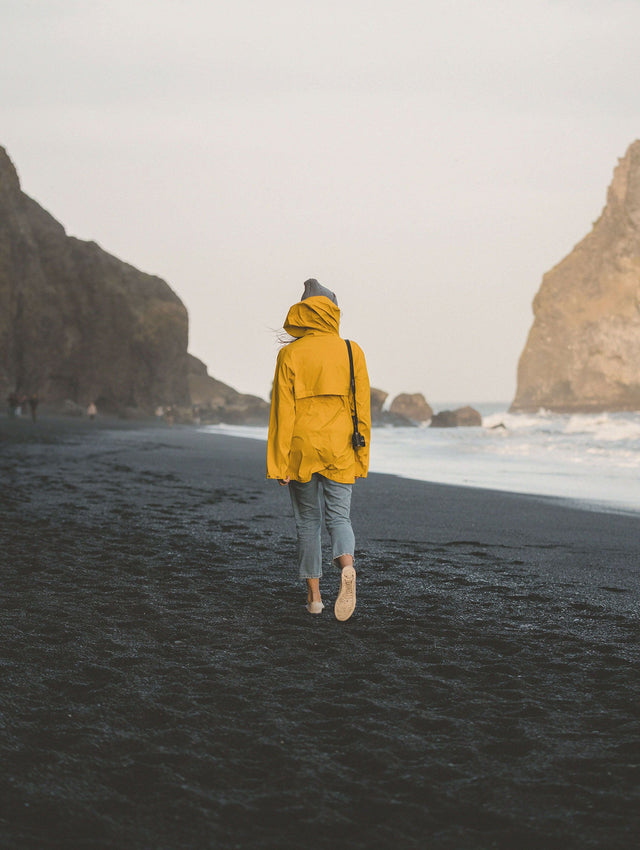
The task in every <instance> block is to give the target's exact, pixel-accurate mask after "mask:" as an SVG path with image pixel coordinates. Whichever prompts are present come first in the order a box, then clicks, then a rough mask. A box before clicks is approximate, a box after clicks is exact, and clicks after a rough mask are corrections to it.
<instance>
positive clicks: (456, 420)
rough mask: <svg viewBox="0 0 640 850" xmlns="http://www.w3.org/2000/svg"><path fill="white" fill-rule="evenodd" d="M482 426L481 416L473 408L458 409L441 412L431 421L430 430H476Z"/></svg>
mask: <svg viewBox="0 0 640 850" xmlns="http://www.w3.org/2000/svg"><path fill="white" fill-rule="evenodd" d="M481 425H482V416H481V415H480V414H479V413H478V411H477V410H475V408H473V407H469V406H468V405H467V406H466V407H458V408H457V409H456V410H442V411H440V412H439V413H436V414H435V415H434V416H433V417H432V419H431V428H477V427H480V426H481Z"/></svg>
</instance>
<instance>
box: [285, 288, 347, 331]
mask: <svg viewBox="0 0 640 850" xmlns="http://www.w3.org/2000/svg"><path fill="white" fill-rule="evenodd" d="M284 329H285V331H286V332H287V333H288V334H289V335H290V336H294V337H297V338H299V337H301V336H304V335H305V334H307V333H312V332H314V331H316V332H320V333H332V334H338V333H339V331H340V308H339V307H338V305H337V304H334V303H333V301H330V300H329V299H328V298H326V297H325V296H324V295H315V296H313V297H311V298H305V300H304V301H299V302H298V303H297V304H294V305H293V307H291V309H290V310H289V312H288V313H287V318H286V319H285V323H284Z"/></svg>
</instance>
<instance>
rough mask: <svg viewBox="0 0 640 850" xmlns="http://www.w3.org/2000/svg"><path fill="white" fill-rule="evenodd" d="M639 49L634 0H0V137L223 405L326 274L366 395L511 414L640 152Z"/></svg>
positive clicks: (255, 389) (254, 384) (251, 380)
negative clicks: (578, 251) (544, 336)
mask: <svg viewBox="0 0 640 850" xmlns="http://www.w3.org/2000/svg"><path fill="white" fill-rule="evenodd" d="M639 32H640V2H638V0H608V2H606V3H603V2H600V1H599V0H486V2H483V0H393V2H390V1H387V0H385V2H382V0H340V2H335V1H334V0H323V2H317V3H310V2H303V0H268V2H267V0H265V1H264V2H257V1H256V0H254V2H251V0H229V2H217V0H180V2H178V0H109V2H105V0H99V2H94V0H20V2H13V0H0V48H1V49H0V128H1V131H0V144H1V145H3V146H4V147H6V149H7V151H8V153H9V155H10V157H11V158H12V160H13V162H14V164H15V165H16V167H17V169H18V173H19V175H20V178H21V182H22V188H23V190H24V191H25V192H26V193H27V194H29V195H31V197H33V198H35V200H37V201H38V202H39V203H40V204H41V205H42V206H43V207H45V209H47V210H48V211H49V212H50V213H51V214H52V215H53V216H54V217H55V218H56V219H58V221H60V222H61V223H62V224H63V225H64V226H65V228H66V229H67V232H68V233H69V234H70V235H73V236H77V237H79V238H81V239H90V240H94V241H96V242H98V243H99V244H100V245H101V246H102V247H103V248H104V249H105V250H107V251H109V252H110V253H112V254H115V255H116V256H117V257H119V258H120V259H122V260H125V261H126V262H129V263H131V264H133V265H134V266H137V267H138V268H140V269H142V270H143V271H146V272H150V273H152V274H157V275H159V276H160V277H162V278H164V279H165V280H166V281H167V282H168V283H169V285H170V286H171V287H172V289H173V290H174V291H175V292H176V293H177V294H178V295H179V296H180V298H181V299H182V300H183V302H184V303H185V305H186V307H187V309H188V311H189V317H190V345H189V348H190V351H191V352H192V353H193V354H195V355H196V356H197V357H200V358H201V359H202V360H204V361H205V362H206V363H207V365H208V367H209V373H210V374H211V375H213V376H214V377H216V378H219V379H220V380H222V381H224V382H225V383H228V384H231V385H232V386H234V387H235V388H236V389H238V390H240V391H242V392H250V393H255V394H257V395H261V396H263V397H266V396H267V395H268V393H269V388H270V384H271V379H272V377H273V368H274V362H275V356H276V353H277V345H278V344H277V331H278V329H279V328H281V326H282V323H283V321H284V317H285V315H286V312H287V310H288V308H289V306H290V305H291V304H293V303H294V302H295V301H297V300H299V298H300V295H301V293H302V283H303V281H304V280H305V279H306V278H308V277H316V278H318V280H320V282H321V283H323V284H324V285H325V286H328V287H329V288H330V289H332V290H334V291H335V292H336V293H337V295H338V300H339V302H340V307H341V309H342V335H343V336H347V337H350V338H352V339H355V340H357V341H358V342H359V343H360V344H361V345H362V347H363V348H364V350H365V354H366V356H367V361H368V366H369V372H370V376H371V381H372V384H373V385H375V386H377V387H380V388H382V389H384V390H387V391H388V392H389V393H390V394H391V395H392V396H393V395H395V394H397V393H399V392H422V393H423V394H424V395H425V396H426V398H427V400H428V401H430V402H431V403H436V404H437V403H438V402H447V401H458V402H461V403H466V402H478V401H510V400H511V399H512V398H513V395H514V392H515V382H516V369H517V362H518V358H519V356H520V353H521V351H522V349H523V347H524V344H525V340H526V336H527V333H528V331H529V328H530V326H531V323H532V320H533V314H532V311H531V301H532V299H533V296H534V295H535V293H536V291H537V290H538V287H539V286H540V283H541V279H542V275H543V273H544V272H545V271H548V270H549V269H550V268H551V267H552V266H554V265H555V264H556V263H557V262H559V261H560V260H561V259H562V258H563V257H564V256H565V255H566V254H567V253H568V252H569V251H571V249H572V248H573V246H574V245H575V244H576V243H577V242H578V241H579V240H580V239H581V238H582V237H583V236H584V235H585V234H586V233H587V232H588V231H589V230H590V228H591V225H592V223H593V222H594V221H595V220H596V219H597V218H598V216H599V215H600V212H601V211H602V208H603V206H604V203H605V199H606V189H607V186H608V185H609V183H610V181H611V177H612V172H613V168H614V166H615V165H616V163H617V160H618V158H619V157H621V156H623V155H624V153H625V151H626V149H627V147H628V146H629V145H630V144H631V142H633V141H634V140H635V139H637V138H639V137H640V120H639V119H640V114H639V108H640V88H639V86H640V84H639V81H640V51H639V50H638V46H637V41H638V33H639Z"/></svg>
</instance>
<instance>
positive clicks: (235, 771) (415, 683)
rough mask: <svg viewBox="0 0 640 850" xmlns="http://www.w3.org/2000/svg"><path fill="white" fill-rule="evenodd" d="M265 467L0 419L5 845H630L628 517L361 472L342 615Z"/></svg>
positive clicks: (638, 743)
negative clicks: (355, 579) (313, 582)
mask: <svg viewBox="0 0 640 850" xmlns="http://www.w3.org/2000/svg"><path fill="white" fill-rule="evenodd" d="M264 452H265V447H264V444H262V443H260V442H254V441H251V440H243V439H233V438H229V437H222V436H219V435H213V436H212V435H207V434H203V433H198V432H197V431H195V430H192V429H189V428H178V427H176V428H173V429H169V428H162V427H146V426H140V425H137V426H136V425H131V424H128V423H117V422H112V423H100V422H99V421H97V422H88V421H74V420H59V419H58V420H56V419H43V420H42V421H41V422H40V423H37V424H36V425H33V424H32V423H30V422H27V421H9V420H7V419H0V475H1V480H2V490H1V496H0V505H1V510H0V527H1V529H2V538H1V539H2V543H1V562H2V573H1V575H2V594H1V599H2V602H1V611H0V632H1V654H0V665H1V668H0V672H1V683H2V684H1V686H0V696H1V706H0V735H1V739H0V740H1V758H2V762H1V763H2V770H1V773H0V847H2V848H3V849H4V850H12V849H13V848H20V850H23V849H24V848H29V850H30V848H34V850H35V848H38V850H45V848H113V850H121V848H122V850H125V848H126V850H143V848H144V850H178V848H235V847H237V848H258V847H269V848H271V847H273V848H283V850H284V848H312V850H314V848H330V847H331V848H335V847H349V848H414V847H415V848H452V850H454V849H455V850H464V849H465V848H505V850H506V848H517V850H525V848H545V850H548V848H562V850H569V848H603V850H604V848H606V850H615V848H625V850H626V848H629V849H630V848H636V847H637V846H638V838H639V836H640V677H639V671H638V662H639V661H640V652H639V648H638V644H639V638H640V625H639V618H638V611H639V601H640V590H639V581H638V575H639V568H638V562H639V559H638V548H639V538H640V514H639V515H637V516H636V515H627V516H625V515H620V514H613V513H599V512H597V511H590V510H579V509H575V508H572V507H571V506H569V505H568V504H566V503H562V502H557V501H553V500H543V499H536V498H530V497H524V496H517V495H507V494H500V493H492V492H485V491H480V490H465V489H460V488H454V487H444V486H438V485H430V484H425V483H421V482H415V481H404V480H401V479H397V478H394V477H392V476H383V475H372V476H371V477H370V478H369V479H367V481H364V482H359V483H358V485H357V486H356V489H355V491H354V507H353V519H354V527H355V531H356V537H357V541H358V549H357V552H356V555H357V567H358V572H359V585H358V590H359V601H358V607H357V609H356V613H355V614H354V616H353V617H352V619H351V620H349V621H348V622H346V623H339V622H337V621H336V620H335V618H334V617H333V615H332V613H331V606H330V605H328V606H327V610H325V612H324V614H323V615H321V616H319V617H311V616H310V615H309V614H307V612H306V611H305V609H304V591H303V588H302V586H301V585H300V584H299V582H298V581H297V579H296V569H295V566H294V561H295V543H294V537H293V524H292V520H291V517H290V507H289V502H288V495H287V493H286V491H285V490H284V488H279V487H278V486H277V485H276V484H274V483H273V482H267V481H266V480H265V479H264ZM322 586H323V592H324V595H325V602H330V603H332V602H333V599H334V598H335V593H336V590H337V576H336V575H335V574H334V575H327V576H326V577H325V579H324V581H323V585H322Z"/></svg>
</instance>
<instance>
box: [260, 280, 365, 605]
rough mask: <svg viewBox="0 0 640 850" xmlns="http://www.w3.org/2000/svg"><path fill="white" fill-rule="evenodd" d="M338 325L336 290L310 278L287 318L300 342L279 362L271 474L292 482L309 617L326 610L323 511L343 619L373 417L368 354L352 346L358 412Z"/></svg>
mask: <svg viewBox="0 0 640 850" xmlns="http://www.w3.org/2000/svg"><path fill="white" fill-rule="evenodd" d="M339 325H340V310H339V308H338V302H337V299H336V296H335V294H334V293H333V292H331V291H330V290H328V289H326V288H325V287H324V286H321V285H320V284H319V283H318V281H317V280H315V279H310V280H307V281H306V282H305V284H304V293H303V295H302V300H301V301H299V302H298V303H297V304H294V305H293V307H291V309H290V310H289V313H288V315H287V318H286V321H285V323H284V329H285V331H286V332H287V333H288V334H290V336H292V337H294V339H293V341H291V342H289V343H287V344H286V345H284V347H283V348H282V349H281V350H280V352H279V354H278V360H277V364H276V371H275V378H274V382H273V390H272V394H271V416H270V419H269V436H268V442H267V478H274V479H277V480H278V481H279V483H280V484H281V485H282V486H287V485H288V486H289V494H290V496H291V504H292V506H293V514H294V518H295V523H296V532H297V539H298V569H299V575H300V578H301V579H306V583H307V606H306V607H307V611H309V613H310V614H320V613H321V612H322V610H323V608H324V605H323V603H322V596H321V593H320V578H321V577H322V514H323V509H324V518H325V523H326V526H327V530H328V531H329V535H330V537H331V547H332V557H333V563H334V565H335V566H337V567H340V569H341V579H340V590H339V592H338V596H337V598H336V602H335V606H334V613H335V616H336V617H337V618H338V620H348V619H349V617H350V616H351V615H352V614H353V611H354V609H355V606H356V572H355V568H354V564H353V557H354V549H355V538H354V534H353V529H352V526H351V517H350V513H351V491H352V487H353V483H354V481H355V479H356V478H366V475H367V471H368V468H369V438H370V430H371V418H370V411H369V406H370V395H369V392H370V391H369V376H368V374H367V366H366V363H365V358H364V354H363V353H362V349H361V348H360V347H359V346H358V345H357V344H356V343H351V349H352V356H353V368H354V374H355V389H356V399H357V410H355V409H354V394H353V389H352V386H351V369H350V363H349V361H350V357H349V350H348V348H347V345H346V342H345V340H343V339H341V338H340V335H339ZM354 413H355V414H356V415H357V419H356V418H355V417H354ZM356 433H357V437H355V434H356ZM356 443H359V444H360V445H358V446H356Z"/></svg>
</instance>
